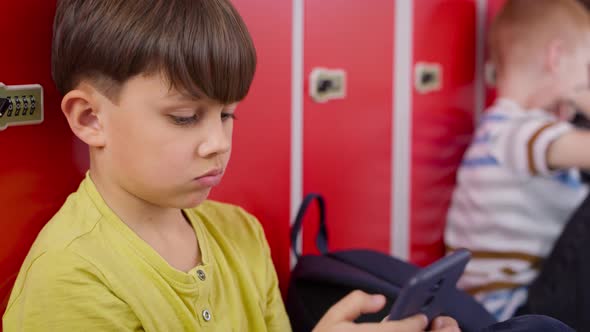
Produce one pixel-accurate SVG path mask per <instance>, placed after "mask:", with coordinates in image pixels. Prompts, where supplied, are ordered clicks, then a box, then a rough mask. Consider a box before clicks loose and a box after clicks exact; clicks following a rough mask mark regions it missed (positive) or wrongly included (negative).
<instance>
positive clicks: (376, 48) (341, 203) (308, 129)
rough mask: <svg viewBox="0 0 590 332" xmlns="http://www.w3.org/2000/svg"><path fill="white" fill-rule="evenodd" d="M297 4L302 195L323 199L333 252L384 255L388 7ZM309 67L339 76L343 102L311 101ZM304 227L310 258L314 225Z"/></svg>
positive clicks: (381, 0) (343, 0)
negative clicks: (300, 11)
mask: <svg viewBox="0 0 590 332" xmlns="http://www.w3.org/2000/svg"><path fill="white" fill-rule="evenodd" d="M304 4H305V9H304V17H305V25H304V45H305V46H304V49H305V56H304V68H305V69H304V79H305V80H306V82H305V90H304V91H305V96H304V103H303V108H304V120H303V127H304V142H303V164H304V166H303V188H304V189H303V190H304V192H305V193H308V192H319V193H322V194H324V195H325V198H326V203H327V208H328V214H327V218H328V231H329V235H330V245H331V248H332V249H342V248H352V247H356V248H359V247H363V248H371V249H376V250H380V251H382V252H386V253H389V252H390V220H391V218H390V202H391V189H390V188H391V169H392V167H391V153H392V147H391V141H392V140H391V136H392V91H393V88H392V82H393V79H392V71H393V68H392V66H393V18H394V2H393V1H391V0H373V1H370V2H364V1H358V0H322V1H315V0H308V1H304ZM315 67H326V68H330V69H344V70H345V71H346V73H347V77H348V83H347V84H348V92H347V96H346V98H345V99H343V100H334V101H329V102H327V103H323V104H320V103H316V102H314V101H312V99H311V98H310V97H309V96H308V93H307V91H308V84H309V83H308V82H307V79H308V78H309V74H310V72H311V71H312V69H313V68H315ZM306 225H307V226H308V227H306V228H305V230H304V239H303V242H304V244H303V247H304V251H305V252H310V251H313V248H315V244H314V243H315V242H314V236H315V231H316V227H317V226H316V225H313V224H306Z"/></svg>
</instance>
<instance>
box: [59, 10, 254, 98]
mask: <svg viewBox="0 0 590 332" xmlns="http://www.w3.org/2000/svg"><path fill="white" fill-rule="evenodd" d="M51 70H52V75H53V79H54V81H55V83H56V85H57V88H58V90H59V91H60V93H62V94H64V95H65V94H66V93H67V92H69V91H71V90H73V89H75V88H76V87H77V86H78V85H79V84H80V83H81V82H82V81H88V82H90V83H91V84H93V85H94V86H95V87H97V88H98V89H99V90H100V91H101V92H103V93H105V95H107V96H108V97H109V98H114V99H116V98H117V97H118V93H119V91H120V88H121V86H122V84H124V83H125V82H126V81H127V80H128V79H130V78H131V77H134V76H136V75H140V74H145V75H150V74H162V75H163V77H164V78H165V79H167V81H168V83H169V84H170V87H171V88H174V89H176V90H177V91H179V92H181V93H183V94H187V95H189V96H192V97H194V98H204V97H207V98H210V99H213V100H215V101H218V102H220V103H223V104H229V103H233V102H236V101H240V100H242V99H243V98H244V97H245V96H246V94H247V93H248V90H249V88H250V84H251V83H252V79H253V77H254V72H255V70H256V51H255V49H254V45H253V43H252V39H251V37H250V34H249V33H248V30H247V28H246V25H245V24H244V22H243V21H242V18H241V17H240V15H239V14H238V12H237V11H236V10H235V8H234V7H233V6H232V5H231V4H230V2H229V1H228V0H59V1H58V5H57V12H56V15H55V21H54V26H53V46H52V59H51Z"/></svg>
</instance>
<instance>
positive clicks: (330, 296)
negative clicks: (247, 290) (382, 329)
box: [285, 194, 496, 332]
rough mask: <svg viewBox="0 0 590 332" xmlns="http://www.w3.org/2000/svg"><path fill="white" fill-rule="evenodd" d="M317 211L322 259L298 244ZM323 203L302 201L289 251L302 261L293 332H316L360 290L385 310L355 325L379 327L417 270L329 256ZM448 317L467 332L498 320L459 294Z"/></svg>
mask: <svg viewBox="0 0 590 332" xmlns="http://www.w3.org/2000/svg"><path fill="white" fill-rule="evenodd" d="M313 201H316V202H317V204H318V208H319V219H320V220H319V231H318V233H317V237H316V245H317V248H318V250H319V251H320V253H321V254H320V255H305V256H301V254H300V253H299V252H298V251H297V248H296V241H297V237H298V235H299V233H300V231H301V226H302V222H303V217H304V215H305V212H306V211H307V209H308V207H309V205H310V204H311V203H312V202H313ZM325 211H326V209H325V202H324V199H323V197H322V196H321V195H319V194H309V195H307V196H306V197H305V199H304V200H303V203H302V204H301V207H300V209H299V212H298V213H297V217H296V219H295V222H294V224H293V226H292V229H291V250H292V251H293V254H294V255H295V256H296V257H297V258H298V261H297V264H296V266H295V269H294V270H293V272H292V274H291V281H290V284H289V290H288V294H287V300H286V302H285V305H286V308H287V312H288V314H289V318H290V320H291V326H292V327H293V331H294V332H308V331H311V330H312V329H313V327H314V326H315V325H316V324H317V322H318V321H319V320H320V318H321V317H322V316H323V315H324V313H325V312H326V311H327V310H328V308H330V307H331V306H332V305H333V304H335V303H336V302H337V301H338V300H340V299H341V298H343V297H344V296H345V295H346V294H348V293H349V292H351V291H353V290H355V289H360V290H363V291H365V292H367V293H371V294H382V295H384V296H385V297H386V298H387V304H386V306H385V308H383V309H382V310H381V311H380V312H378V313H375V314H365V315H362V316H361V317H359V318H358V320H357V322H380V321H381V320H382V319H383V318H384V317H385V316H386V315H387V314H388V313H389V311H390V310H391V306H392V304H393V302H394V301H395V299H396V298H397V295H398V294H399V292H400V289H401V288H402V287H403V285H405V284H406V282H407V281H408V280H409V279H410V278H411V277H412V276H413V275H414V274H415V273H416V272H417V271H418V269H419V267H417V266H415V265H412V264H410V263H407V262H404V261H401V260H399V259H397V258H395V257H392V256H389V255H386V254H382V253H380V252H376V251H372V250H343V251H336V252H329V251H328V231H327V227H326V212H325ZM447 303H448V305H447V311H446V312H445V314H446V315H449V316H452V317H453V318H455V319H456V320H457V321H458V322H459V325H460V327H461V329H462V331H463V332H476V331H481V330H482V329H483V328H485V327H487V326H489V325H491V324H493V323H495V322H496V320H495V319H494V318H493V317H492V316H491V315H490V314H489V313H488V312H487V311H486V310H485V309H484V308H483V307H482V306H481V305H480V304H479V303H477V302H476V301H475V300H474V299H473V298H472V297H471V296H470V295H468V294H466V293H464V292H462V291H459V290H457V291H456V293H454V294H453V296H451V297H449V298H448V302H447Z"/></svg>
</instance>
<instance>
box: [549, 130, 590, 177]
mask: <svg viewBox="0 0 590 332" xmlns="http://www.w3.org/2000/svg"><path fill="white" fill-rule="evenodd" d="M547 164H548V165H549V167H551V168H552V169H564V168H572V167H575V168H582V169H590V131H588V130H583V129H575V130H571V131H570V132H567V133H565V134H563V135H562V136H560V137H559V138H557V139H556V140H555V141H553V143H551V144H550V145H549V148H548V149H547Z"/></svg>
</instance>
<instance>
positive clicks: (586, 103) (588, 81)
mask: <svg viewBox="0 0 590 332" xmlns="http://www.w3.org/2000/svg"><path fill="white" fill-rule="evenodd" d="M559 76H560V79H558V80H557V81H558V82H556V83H557V84H559V85H560V90H561V91H562V93H561V97H562V98H563V99H566V100H570V101H572V102H574V104H576V105H578V106H579V107H583V108H584V107H590V32H589V33H587V34H586V38H584V39H583V40H581V41H580V45H579V46H578V47H577V48H576V49H575V50H574V51H573V52H571V53H569V54H564V56H563V65H562V66H561V70H560V73H559Z"/></svg>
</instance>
